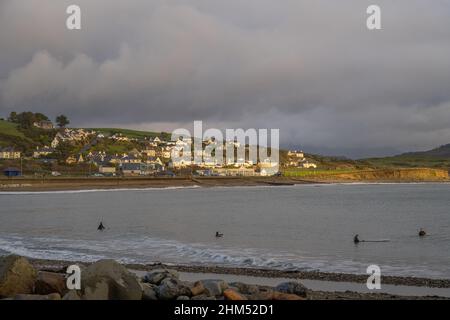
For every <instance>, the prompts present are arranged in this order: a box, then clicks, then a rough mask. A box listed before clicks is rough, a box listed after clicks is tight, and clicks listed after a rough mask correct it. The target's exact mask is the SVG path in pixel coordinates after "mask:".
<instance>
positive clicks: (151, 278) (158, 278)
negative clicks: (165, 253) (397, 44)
mask: <svg viewBox="0 0 450 320" xmlns="http://www.w3.org/2000/svg"><path fill="white" fill-rule="evenodd" d="M166 278H171V279H172V278H173V279H179V275H178V272H177V271H176V270H171V269H156V270H152V271H150V272H148V273H147V274H146V275H145V276H144V282H146V283H151V284H156V285H160V284H161V282H162V281H163V280H164V279H166Z"/></svg>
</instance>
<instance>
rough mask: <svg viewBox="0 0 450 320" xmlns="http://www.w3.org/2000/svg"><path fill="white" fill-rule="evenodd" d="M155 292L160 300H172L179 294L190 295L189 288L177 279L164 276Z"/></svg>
mask: <svg viewBox="0 0 450 320" xmlns="http://www.w3.org/2000/svg"><path fill="white" fill-rule="evenodd" d="M156 294H157V296H158V298H159V299H161V300H173V299H176V298H177V297H179V296H190V295H191V289H190V288H189V286H188V285H187V284H185V283H183V282H182V281H180V280H178V279H174V278H166V279H164V280H163V281H162V282H161V284H160V285H159V287H158V289H157V292H156Z"/></svg>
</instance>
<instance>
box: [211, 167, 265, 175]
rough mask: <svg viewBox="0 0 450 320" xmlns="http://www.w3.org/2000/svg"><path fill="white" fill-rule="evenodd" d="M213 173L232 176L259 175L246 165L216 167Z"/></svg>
mask: <svg viewBox="0 0 450 320" xmlns="http://www.w3.org/2000/svg"><path fill="white" fill-rule="evenodd" d="M212 173H213V174H214V175H219V176H232V177H252V176H256V175H257V173H256V171H255V170H253V169H248V168H244V167H241V168H238V169H214V170H212Z"/></svg>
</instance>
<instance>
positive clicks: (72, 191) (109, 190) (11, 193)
mask: <svg viewBox="0 0 450 320" xmlns="http://www.w3.org/2000/svg"><path fill="white" fill-rule="evenodd" d="M197 188H201V187H200V186H197V185H195V186H179V187H161V188H157V187H151V188H114V189H83V190H58V191H2V192H0V195H39V194H77V193H94V192H118V191H120V192H124V191H167V190H178V189H197Z"/></svg>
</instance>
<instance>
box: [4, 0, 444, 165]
mask: <svg viewBox="0 0 450 320" xmlns="http://www.w3.org/2000/svg"><path fill="white" fill-rule="evenodd" d="M73 3H76V4H78V5H80V6H81V8H82V14H83V24H82V28H83V29H82V30H81V31H68V30H67V29H66V28H65V19H66V17H67V16H66V14H65V9H66V7H67V6H68V5H69V4H73ZM376 3H377V4H379V5H380V6H381V8H382V19H383V20H382V26H383V29H382V30H380V31H368V30H367V29H366V27H365V19H366V13H365V11H366V8H367V6H368V5H369V4H372V1H370V2H369V1H362V0H345V1H322V0H314V1H313V0H310V1H291V0H280V1H275V0H246V1H238V0H227V1H225V0H197V1H190V0H182V1H181V0H180V1H175V0H166V1H158V0H154V1H143V0H142V1H138V0H131V1H126V2H125V1H106V0H97V1H87V0H77V1H57V2H56V1H50V0H0V116H6V115H7V114H8V112H10V111H12V110H17V111H21V110H32V111H42V112H45V113H48V114H50V115H56V114H58V113H65V114H67V115H68V116H69V117H70V118H71V119H72V122H73V123H74V124H76V125H80V126H87V125H89V126H90V125H101V126H111V125H121V126H126V127H136V128H141V129H158V130H162V129H164V128H167V130H170V129H173V128H176V127H178V126H189V125H191V124H192V122H193V121H194V120H203V121H204V123H205V124H206V125H209V126H211V127H213V126H217V127H219V128H220V127H221V128H225V127H237V126H240V127H244V128H245V127H258V128H264V127H266V128H280V129H281V132H280V133H281V139H282V141H281V143H282V145H287V146H295V145H298V146H306V147H310V148H312V149H314V150H316V151H319V152H320V151H325V152H333V153H335V154H347V155H350V156H364V155H370V156H372V155H376V154H383V153H392V152H394V151H396V150H399V151H403V150H417V149H426V148H431V147H434V146H437V145H440V144H445V143H450V124H449V122H450V58H449V57H450V19H449V18H450V1H433V2H430V1H425V0H420V1H419V0H412V1H406V0H400V1H376Z"/></svg>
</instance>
